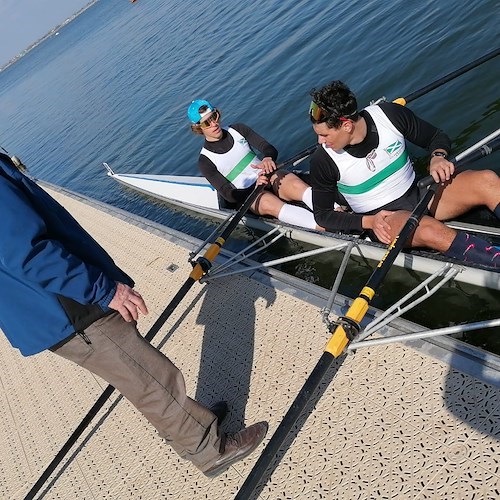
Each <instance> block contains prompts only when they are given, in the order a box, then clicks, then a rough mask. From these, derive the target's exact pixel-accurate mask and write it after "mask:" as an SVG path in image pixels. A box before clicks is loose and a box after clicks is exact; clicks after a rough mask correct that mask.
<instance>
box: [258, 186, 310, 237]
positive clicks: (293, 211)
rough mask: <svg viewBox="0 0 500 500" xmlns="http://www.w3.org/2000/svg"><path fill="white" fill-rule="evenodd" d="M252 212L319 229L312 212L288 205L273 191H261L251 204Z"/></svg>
mask: <svg viewBox="0 0 500 500" xmlns="http://www.w3.org/2000/svg"><path fill="white" fill-rule="evenodd" d="M251 209H252V212H255V213H256V214H258V215H271V216H273V217H275V218H276V219H278V220H280V221H282V222H286V223H288V224H293V225H295V226H301V227H305V228H308V229H320V228H319V227H318V226H317V224H316V221H315V220H314V214H313V213H312V212H309V210H306V209H305V208H302V207H296V206H294V205H289V204H288V203H285V202H284V201H282V200H280V199H279V198H278V197H277V196H276V195H274V194H273V193H271V192H269V191H266V192H264V193H262V194H261V195H260V196H259V197H258V198H257V200H255V201H254V202H253V204H252V206H251Z"/></svg>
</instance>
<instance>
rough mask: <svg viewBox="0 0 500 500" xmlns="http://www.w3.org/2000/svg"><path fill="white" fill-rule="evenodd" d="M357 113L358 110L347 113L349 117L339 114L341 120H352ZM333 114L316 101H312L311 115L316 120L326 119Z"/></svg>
mask: <svg viewBox="0 0 500 500" xmlns="http://www.w3.org/2000/svg"><path fill="white" fill-rule="evenodd" d="M356 113H357V111H354V113H351V114H349V115H347V117H345V116H339V120H340V121H341V122H349V121H352V120H351V118H350V117H352V116H354V115H355V114H356ZM331 114H332V113H331V112H328V111H325V110H324V109H323V108H320V107H319V106H318V105H317V104H316V103H315V102H314V101H312V102H311V105H310V106H309V116H310V117H311V118H312V119H313V120H314V121H315V122H320V121H326V120H327V119H328V118H329V117H330V115H331Z"/></svg>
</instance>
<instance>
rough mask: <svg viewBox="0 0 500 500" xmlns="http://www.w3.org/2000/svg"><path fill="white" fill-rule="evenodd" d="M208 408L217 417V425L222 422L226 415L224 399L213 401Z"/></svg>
mask: <svg viewBox="0 0 500 500" xmlns="http://www.w3.org/2000/svg"><path fill="white" fill-rule="evenodd" d="M209 410H210V411H211V412H212V413H214V414H215V416H216V417H217V425H220V424H222V422H224V419H225V418H226V415H227V410H228V408H227V403H226V402H225V401H217V403H214V404H213V405H212V406H211V407H210V408H209Z"/></svg>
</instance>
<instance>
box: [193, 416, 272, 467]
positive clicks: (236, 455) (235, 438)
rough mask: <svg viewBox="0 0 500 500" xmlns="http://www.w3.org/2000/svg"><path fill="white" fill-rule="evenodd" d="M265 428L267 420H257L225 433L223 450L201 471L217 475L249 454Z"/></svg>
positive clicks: (256, 444) (264, 433)
mask: <svg viewBox="0 0 500 500" xmlns="http://www.w3.org/2000/svg"><path fill="white" fill-rule="evenodd" d="M267 429H268V424H267V422H259V423H257V424H253V425H251V426H250V427H247V428H246V429H242V430H241V431H239V432H235V433H234V434H225V435H224V437H223V448H222V449H223V450H224V451H223V452H221V455H220V456H219V458H218V459H217V460H216V461H215V463H214V464H213V465H212V467H210V468H209V469H207V470H206V471H204V472H203V473H204V474H205V476H208V477H215V476H218V475H219V474H221V473H222V472H224V471H225V470H226V469H227V468H228V467H230V466H231V465H233V464H234V463H235V462H238V460H242V459H243V458H245V457H247V456H248V455H250V453H252V452H253V451H254V450H255V448H257V446H259V444H260V443H261V442H262V440H263V439H264V437H265V435H266V434H267Z"/></svg>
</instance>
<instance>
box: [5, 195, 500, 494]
mask: <svg viewBox="0 0 500 500" xmlns="http://www.w3.org/2000/svg"><path fill="white" fill-rule="evenodd" d="M44 188H45V189H47V191H48V192H49V193H50V194H51V195H52V196H53V197H54V198H55V199H57V200H58V201H59V203H61V204H62V205H63V206H64V207H66V208H67V209H68V210H69V212H70V213H71V214H72V215H73V216H74V217H75V218H76V219H77V220H78V221H79V222H80V224H81V225H82V226H83V227H84V228H85V229H86V230H87V231H88V232H89V233H90V234H91V235H92V236H93V237H94V238H95V239H96V240H97V241H98V242H99V243H100V244H101V245H102V246H103V247H104V248H105V249H106V250H107V251H108V252H109V253H110V254H111V255H112V257H113V258H114V260H115V262H116V263H117V264H118V265H119V266H120V267H121V268H122V269H123V270H124V271H125V272H127V273H128V274H129V275H130V276H132V277H133V279H134V280H135V282H136V288H137V289H138V290H139V291H140V293H141V294H142V295H143V297H144V299H145V301H146V304H147V305H148V308H149V315H147V316H145V317H141V318H140V320H139V330H140V331H141V332H142V333H143V334H145V333H146V332H147V331H148V329H149V328H150V327H151V326H152V325H153V323H154V321H155V320H156V318H157V317H158V316H159V315H160V314H161V312H162V311H163V309H164V308H165V307H166V305H167V304H168V303H169V302H170V300H171V299H172V297H173V296H174V295H175V293H176V292H177V291H178V290H179V288H180V287H181V285H182V284H183V283H184V281H185V280H186V278H187V277H188V275H189V273H190V271H191V269H192V267H191V265H190V264H189V263H188V254H189V251H190V250H191V249H192V248H193V247H195V246H196V243H197V240H195V239H194V238H192V237H190V236H187V235H184V234H182V233H179V232H177V231H175V230H172V229H169V228H166V227H163V226H160V225H159V224H156V223H154V222H151V221H148V220H146V219H143V218H140V217H137V216H134V215H132V214H129V213H127V212H124V211H122V210H119V209H117V208H114V207H111V206H108V205H105V204H102V203H100V202H97V201H95V200H91V199H89V198H86V197H85V196H82V195H77V194H75V193H71V192H69V191H67V190H65V189H62V188H56V187H54V186H50V187H49V186H47V185H44ZM221 258H224V255H222V257H221ZM2 293H4V292H2ZM327 293H328V291H326V290H323V289H320V288H319V287H315V286H314V285H312V284H307V283H304V282H301V281H300V280H298V279H296V278H293V277H290V276H286V275H283V274H282V273H279V272H276V271H266V272H254V273H253V274H252V275H250V276H249V275H244V274H242V275H238V276H237V277H235V276H231V277H230V278H221V279H219V280H215V281H213V282H209V283H206V284H199V283H196V284H195V285H194V286H193V287H192V288H191V290H190V291H189V293H188V294H187V296H186V297H185V298H184V300H183V301H182V302H181V304H180V306H179V307H178V308H177V309H176V311H175V312H174V314H173V315H172V316H171V317H170V318H169V319H168V321H167V323H166V324H165V325H164V327H163V328H162V330H161V331H160V332H159V334H158V335H157V336H156V337H155V338H154V340H153V342H152V343H153V344H154V345H155V346H157V347H158V348H159V349H161V351H162V352H164V353H165V354H166V355H167V356H168V357H169V358H170V359H171V360H172V361H173V362H174V363H175V364H176V365H177V366H178V368H179V369H180V370H181V371H182V373H183V374H184V377H185V379H186V385H187V392H188V395H190V396H191V397H193V398H195V399H197V400H199V401H200V402H202V403H204V404H206V405H207V406H210V405H211V404H213V403H215V402H216V401H219V400H226V401H227V402H228V404H229V407H230V412H229V415H228V417H227V419H226V420H225V422H224V423H223V426H222V429H223V431H226V432H232V431H237V430H239V429H241V428H242V427H243V426H244V425H249V424H252V423H254V422H257V421H262V420H265V421H267V422H269V433H268V435H267V437H266V439H265V440H264V442H263V443H262V444H261V446H260V447H259V448H258V450H257V451H256V452H254V453H253V454H252V455H250V456H249V457H248V458H246V459H245V460H243V461H240V462H237V463H236V464H234V465H233V466H232V467H231V468H230V469H228V471H227V472H226V473H224V474H222V475H220V476H218V477H216V478H214V479H208V478H206V477H205V476H204V475H203V474H201V473H200V472H199V471H198V470H197V469H196V468H195V467H194V466H192V465H191V464H190V463H189V462H187V461H184V460H182V459H180V458H179V457H178V456H177V455H176V454H175V452H174V451H173V450H172V449H170V448H169V446H168V445H167V444H166V443H165V442H164V441H163V440H162V439H161V438H160V437H159V436H158V435H157V434H156V431H155V429H154V428H153V427H152V426H151V425H150V424H149V423H148V422H147V421H146V420H145V419H144V418H143V417H142V415H141V414H140V413H139V412H137V410H135V408H134V407H133V406H132V405H131V404H130V403H128V401H127V400H125V399H124V398H123V397H122V396H120V395H119V394H118V393H117V392H115V393H114V395H113V396H112V398H111V399H110V400H109V401H108V403H107V404H106V405H105V407H104V408H103V409H102V410H101V412H100V413H99V414H98V416H97V417H96V418H95V419H94V420H93V421H92V423H91V424H90V425H89V427H88V428H87V430H86V431H85V432H84V434H83V436H82V438H81V439H80V440H79V442H78V444H77V445H76V446H74V447H73V448H72V449H71V451H70V452H69V453H68V454H67V455H66V457H65V459H64V460H63V462H62V464H61V465H60V466H59V467H58V469H57V470H56V472H55V473H54V474H53V475H52V476H51V478H50V479H49V480H48V481H47V482H46V484H45V486H44V487H43V488H42V490H41V492H40V493H39V495H38V496H37V498H43V499H45V500H52V499H71V500H77V499H82V500H90V499H92V500H101V499H102V500H104V499H106V500H108V499H109V500H111V499H113V500H116V499H120V500H124V499H134V500H135V499H147V500H157V499H158V500H159V499H176V500H197V499H210V500H226V499H227V500H229V499H232V498H234V497H235V495H236V494H237V492H238V490H239V488H240V487H241V485H242V484H243V482H244V480H245V478H246V477H247V476H248V474H249V473H250V471H251V470H252V467H253V465H254V464H255V462H256V460H257V459H258V457H259V454H260V453H262V452H263V450H264V448H265V445H266V443H267V442H268V441H269V439H270V437H271V436H272V434H273V433H274V431H275V430H276V428H277V427H278V425H279V423H280V422H281V420H282V418H283V416H284V415H285V413H286V411H287V410H288V408H289V407H290V405H291V404H292V402H293V400H294V399H295V397H296V395H297V394H298V392H299V391H300V389H301V387H302V386H303V384H304V382H305V381H306V379H307V377H308V376H309V375H310V373H311V371H312V369H313V368H314V366H315V364H316V362H317V361H318V359H319V357H320V356H321V354H322V353H323V349H324V347H325V344H326V342H327V340H328V339H329V337H330V334H329V333H328V331H327V329H326V326H325V325H324V323H323V322H322V319H321V314H320V310H321V308H322V307H323V306H324V303H325V299H326V296H327ZM349 304H350V301H349V299H347V298H345V297H338V299H337V300H336V304H335V307H336V309H337V310H338V311H343V312H345V311H346V310H347V307H348V306H349ZM370 314H377V312H376V311H373V310H371V311H370ZM20 321H22V318H20ZM396 327H397V328H398V329H399V330H401V331H403V330H405V329H407V330H410V331H411V330H415V329H418V326H417V325H414V324H410V323H408V322H404V321H398V322H397V324H396ZM382 333H383V332H382ZM34 334H36V332H34ZM499 367H500V360H499V357H498V356H495V355H492V354H489V353H485V352H484V351H480V350H479V349H476V348H472V347H467V346H461V345H460V343H458V342H456V341H453V340H450V339H448V340H444V341H442V342H430V341H413V342H412V343H409V344H408V343H405V344H390V345H383V346H374V347H369V348H365V349H359V350H358V351H356V352H354V353H352V354H350V355H349V356H348V357H347V359H346V361H345V362H344V363H343V364H342V366H340V368H338V367H333V369H332V374H331V375H330V376H329V377H327V378H326V379H325V381H324V384H323V385H322V386H321V387H320V390H319V392H318V394H317V395H316V398H315V400H314V404H313V405H311V407H310V408H309V409H308V411H307V414H306V415H304V418H303V419H302V420H301V421H300V422H299V425H298V427H297V429H296V431H295V433H294V434H293V435H292V436H291V437H290V439H289V440H288V441H287V443H286V445H285V446H284V448H283V450H282V453H281V454H280V456H279V457H278V461H277V463H276V464H275V467H274V470H273V472H272V474H271V475H270V476H269V477H267V478H266V479H267V481H266V484H265V485H264V486H263V487H262V488H261V491H259V496H258V497H256V498H260V499H263V500H264V499H265V500H278V499H279V500H285V499H308V500H312V499H327V500H330V499H332V500H333V499H342V500H348V499H405V500H408V499H419V500H420V499H427V498H428V499H453V500H460V499H464V500H465V499H472V498H474V499H494V498H500V369H499ZM337 368H338V371H337V370H336V369H337ZM0 382H1V386H0V449H1V455H0V477H1V478H2V479H1V481H0V498H3V499H9V500H17V499H23V498H24V496H25V495H26V494H27V492H28V491H29V490H30V488H31V486H32V485H33V484H34V483H35V482H36V481H37V480H38V478H39V477H40V475H41V473H42V472H43V471H44V470H45V468H46V467H47V465H48V464H49V463H50V462H51V460H52V459H53V458H54V457H55V456H56V454H57V453H58V452H59V450H60V449H61V447H62V446H63V445H64V443H65V442H66V440H67V439H68V437H69V436H70V435H71V433H72V432H73V431H74V430H75V428H76V427H77V426H78V424H79V423H80V422H81V420H82V418H83V417H84V416H85V414H86V413H87V412H88V410H89V409H90V408H91V407H92V405H93V404H94V403H95V401H96V400H97V399H98V398H99V396H100V395H101V394H102V392H103V390H104V389H105V388H106V387H107V383H106V382H105V381H103V380H102V379H99V378H98V377H96V376H94V375H92V374H91V373H90V372H88V371H86V370H84V369H82V368H80V367H78V366H76V365H73V364H71V363H70V362H69V361H66V360H64V359H61V358H59V357H58V356H56V355H53V354H52V353H50V352H44V353H41V354H38V355H36V356H31V357H28V358H24V357H22V356H21V354H20V353H19V352H18V351H17V350H14V349H13V348H11V346H10V344H9V343H8V341H7V340H6V338H5V336H3V335H0Z"/></svg>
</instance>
